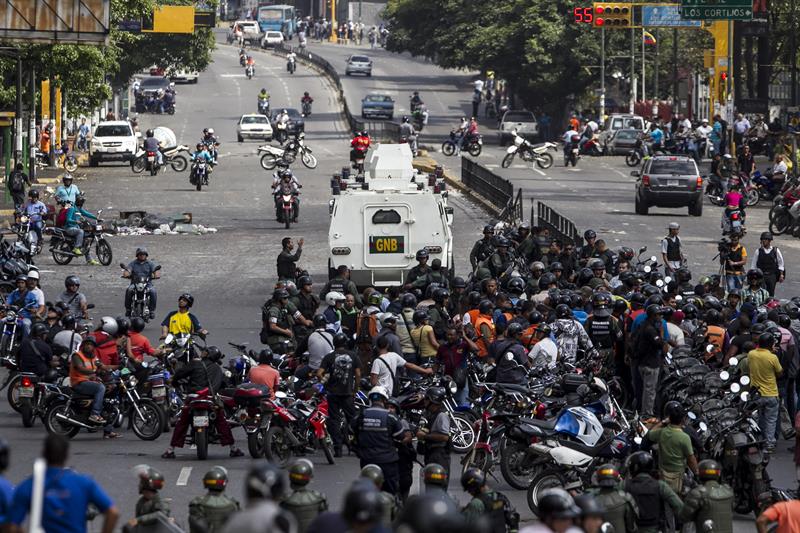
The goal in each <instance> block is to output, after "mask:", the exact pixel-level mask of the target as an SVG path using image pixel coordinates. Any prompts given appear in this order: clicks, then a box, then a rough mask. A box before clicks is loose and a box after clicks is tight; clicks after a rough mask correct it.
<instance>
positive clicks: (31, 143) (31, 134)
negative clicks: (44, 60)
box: [28, 63, 36, 183]
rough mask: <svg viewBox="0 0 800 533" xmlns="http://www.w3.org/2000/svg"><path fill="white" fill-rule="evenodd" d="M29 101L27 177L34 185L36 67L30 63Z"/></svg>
mask: <svg viewBox="0 0 800 533" xmlns="http://www.w3.org/2000/svg"><path fill="white" fill-rule="evenodd" d="M29 89H30V92H31V94H30V99H31V111H30V121H29V124H28V147H29V150H28V176H29V177H30V178H31V182H34V183H35V180H36V67H34V66H33V63H31V76H30V86H29Z"/></svg>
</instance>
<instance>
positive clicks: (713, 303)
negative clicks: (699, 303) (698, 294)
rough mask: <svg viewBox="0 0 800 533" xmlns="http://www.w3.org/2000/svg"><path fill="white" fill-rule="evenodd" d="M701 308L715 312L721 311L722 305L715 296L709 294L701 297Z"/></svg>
mask: <svg viewBox="0 0 800 533" xmlns="http://www.w3.org/2000/svg"><path fill="white" fill-rule="evenodd" d="M703 307H704V308H705V309H714V310H716V311H722V303H721V302H720V301H719V299H718V298H717V297H716V296H711V295H710V294H706V295H705V296H704V297H703Z"/></svg>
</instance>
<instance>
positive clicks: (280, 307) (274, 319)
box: [261, 289, 294, 350]
mask: <svg viewBox="0 0 800 533" xmlns="http://www.w3.org/2000/svg"><path fill="white" fill-rule="evenodd" d="M288 304H289V291H287V290H286V289H275V292H274V293H273V294H272V302H271V303H270V306H269V308H268V309H267V312H266V314H265V316H264V330H263V332H262V339H261V342H263V343H264V344H268V345H269V347H270V348H271V349H273V350H275V349H276V348H277V347H278V346H279V345H280V344H281V343H282V342H283V341H285V340H290V341H293V340H294V332H293V330H292V328H293V326H294V319H293V318H292V316H291V315H290V314H289V309H288Z"/></svg>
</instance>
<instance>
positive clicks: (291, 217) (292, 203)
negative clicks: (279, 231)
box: [275, 192, 300, 229]
mask: <svg viewBox="0 0 800 533" xmlns="http://www.w3.org/2000/svg"><path fill="white" fill-rule="evenodd" d="M299 194H300V193H299V192H290V193H288V194H286V193H284V192H280V193H278V194H276V196H277V197H278V200H279V201H278V206H277V209H276V210H275V218H276V219H277V221H278V222H283V223H284V227H285V228H286V229H289V227H290V226H291V224H292V222H297V211H298V205H297V195H299Z"/></svg>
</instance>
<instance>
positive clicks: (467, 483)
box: [461, 467, 486, 495]
mask: <svg viewBox="0 0 800 533" xmlns="http://www.w3.org/2000/svg"><path fill="white" fill-rule="evenodd" d="M485 484H486V474H484V473H483V471H482V470H481V469H479V468H475V467H471V468H467V469H466V470H464V473H463V474H462V475H461V486H462V487H464V490H465V491H467V492H468V493H470V494H473V495H474V494H477V493H479V492H480V490H481V487H483V486H484V485H485Z"/></svg>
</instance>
